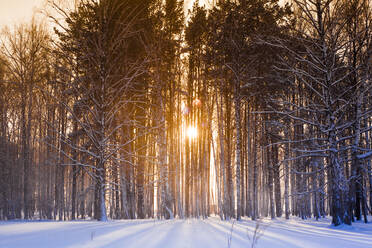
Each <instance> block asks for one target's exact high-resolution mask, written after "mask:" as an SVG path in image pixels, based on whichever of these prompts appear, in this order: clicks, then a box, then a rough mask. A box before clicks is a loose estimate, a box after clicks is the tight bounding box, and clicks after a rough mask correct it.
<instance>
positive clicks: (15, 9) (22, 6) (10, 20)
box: [0, 0, 45, 27]
mask: <svg viewBox="0 0 372 248" xmlns="http://www.w3.org/2000/svg"><path fill="white" fill-rule="evenodd" d="M44 2H45V0H0V26H1V27H3V26H4V25H13V24H14V23H20V22H27V21H29V20H31V17H32V15H33V13H34V12H36V13H38V12H39V13H40V8H41V7H42V6H43V3H44Z"/></svg>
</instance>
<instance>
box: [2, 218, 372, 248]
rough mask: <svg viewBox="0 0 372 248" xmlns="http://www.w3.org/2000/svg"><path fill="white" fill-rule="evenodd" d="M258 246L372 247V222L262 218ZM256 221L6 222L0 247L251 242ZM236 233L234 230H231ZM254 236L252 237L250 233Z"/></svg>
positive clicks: (132, 247) (143, 247)
mask: <svg viewBox="0 0 372 248" xmlns="http://www.w3.org/2000/svg"><path fill="white" fill-rule="evenodd" d="M260 226H261V230H263V231H264V233H263V236H262V237H261V238H260V239H259V240H258V242H257V245H256V247H257V248H262V247H267V248H274V247H275V248H277V247H285V248H290V247H311V248H319V247H327V248H328V247H338V248H341V247H353V248H357V247H372V223H368V224H364V223H362V222H356V223H353V225H352V226H346V225H343V226H340V227H332V226H331V225H330V219H329V218H325V219H321V220H319V221H316V220H313V219H310V220H301V219H299V218H291V219H290V220H285V219H282V218H278V219H276V220H269V219H264V220H262V221H261V223H260ZM255 227H256V224H255V222H253V221H251V220H248V219H243V220H242V221H239V222H234V221H220V220H219V218H217V217H210V218H208V219H206V220H202V219H188V220H179V219H175V220H122V221H108V222H97V221H66V222H58V221H27V222H25V221H8V222H6V221H2V222H0V247H1V248H16V247H48V248H49V247H53V248H57V247H69V248H72V247H74V248H80V247H110V248H111V247H120V248H124V247H125V248H136V247H140V248H147V247H149V248H150V247H153V248H155V247H156V248H165V247H169V248H177V247H179V248H181V247H182V248H183V247H185V248H191V247H195V248H196V247H197V248H208V247H211V248H220V247H221V248H222V247H226V248H228V247H229V244H228V243H229V240H230V242H231V245H230V247H251V242H250V239H252V235H253V233H254V230H255ZM231 234H232V235H231ZM249 236H250V238H249Z"/></svg>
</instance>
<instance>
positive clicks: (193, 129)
mask: <svg viewBox="0 0 372 248" xmlns="http://www.w3.org/2000/svg"><path fill="white" fill-rule="evenodd" d="M186 135H187V136H188V137H189V138H190V139H195V138H196V137H197V136H198V129H197V128H196V127H194V126H189V127H188V128H187V129H186Z"/></svg>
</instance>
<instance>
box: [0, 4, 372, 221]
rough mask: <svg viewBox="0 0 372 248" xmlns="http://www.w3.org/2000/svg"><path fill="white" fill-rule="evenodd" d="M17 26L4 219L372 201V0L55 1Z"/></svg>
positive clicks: (2, 70) (8, 60) (6, 83)
mask: <svg viewBox="0 0 372 248" xmlns="http://www.w3.org/2000/svg"><path fill="white" fill-rule="evenodd" d="M47 2H48V4H47V6H46V7H45V9H44V11H43V13H44V15H45V17H46V21H39V20H38V19H36V18H34V19H33V20H32V21H30V22H28V23H24V24H18V25H14V26H9V27H3V28H2V31H1V34H0V220H14V219H24V220H35V219H38V220H39V219H40V220H76V219H95V220H99V221H106V220H108V219H147V218H149V219H150V218H154V219H173V218H180V219H184V218H185V219H186V218H203V219H205V218H208V217H209V216H212V215H216V216H218V217H219V218H220V219H221V220H232V219H235V220H238V221H239V220H241V219H242V217H247V218H250V219H252V220H257V219H260V218H264V217H268V218H272V219H274V218H278V217H284V218H286V219H289V218H291V217H292V216H298V217H300V218H302V219H310V218H315V219H316V220H318V219H320V218H323V217H325V216H331V219H332V224H333V225H334V226H338V225H342V224H347V225H352V223H353V222H355V221H357V220H361V221H364V222H365V223H367V222H368V216H369V215H371V214H372V168H371V158H372V109H371V106H372V87H371V86H372V81H371V73H372V2H371V0H290V1H287V2H286V3H284V2H285V1H279V0H215V1H210V2H209V3H205V2H204V1H203V2H202V1H200V2H199V1H198V0H196V1H195V2H194V3H193V5H192V7H191V9H186V8H185V7H184V1H183V0H79V1H78V0H75V1H57V0H48V1H47Z"/></svg>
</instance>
